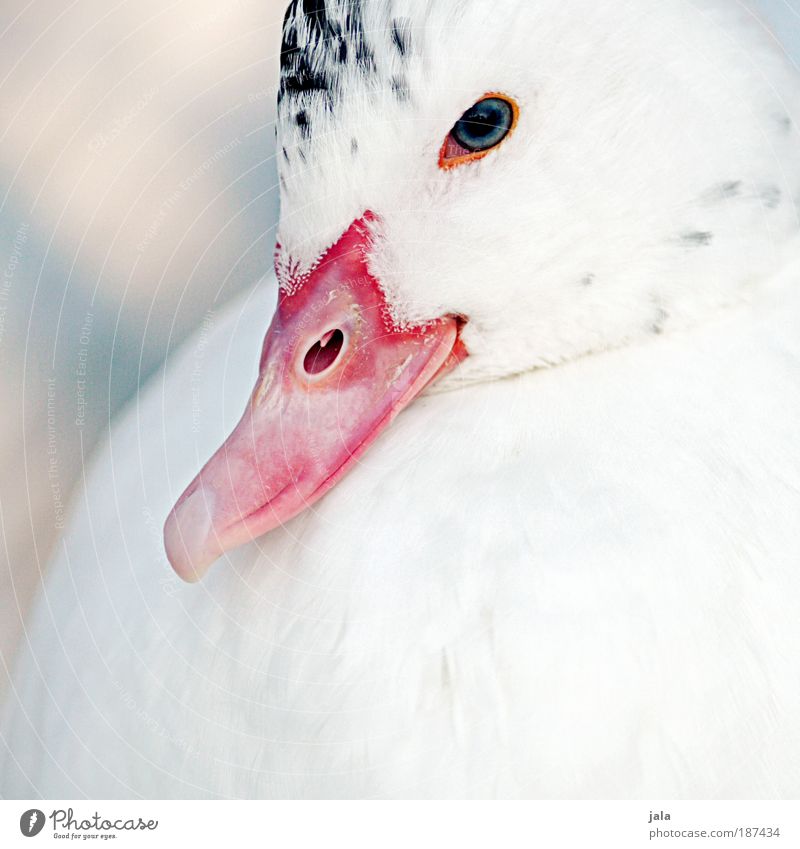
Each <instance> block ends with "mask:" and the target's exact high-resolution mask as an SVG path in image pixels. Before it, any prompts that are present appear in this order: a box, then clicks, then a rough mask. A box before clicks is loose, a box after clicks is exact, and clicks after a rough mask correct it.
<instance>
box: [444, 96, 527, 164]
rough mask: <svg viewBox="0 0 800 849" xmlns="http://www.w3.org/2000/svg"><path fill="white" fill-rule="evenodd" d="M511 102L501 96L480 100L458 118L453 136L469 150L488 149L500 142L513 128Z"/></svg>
mask: <svg viewBox="0 0 800 849" xmlns="http://www.w3.org/2000/svg"><path fill="white" fill-rule="evenodd" d="M513 119H514V112H513V110H512V109H511V104H510V103H508V102H507V101H505V100H501V99H500V98H499V97H487V98H486V99H485V100H479V101H478V102H477V103H476V104H475V105H474V106H470V108H469V109H467V111H466V112H465V113H464V114H463V115H462V116H461V117H460V118H459V119H458V121H457V122H456V125H455V127H453V129H452V135H453V138H454V139H455V140H456V141H457V142H458V143H459V144H460V145H461V147H463V148H466V149H467V150H469V151H476V150H488V149H489V148H490V147H494V146H495V145H496V144H499V143H500V142H501V141H502V140H503V139H504V138H505V137H506V136H507V135H508V131H509V130H510V129H511V122H512V121H513Z"/></svg>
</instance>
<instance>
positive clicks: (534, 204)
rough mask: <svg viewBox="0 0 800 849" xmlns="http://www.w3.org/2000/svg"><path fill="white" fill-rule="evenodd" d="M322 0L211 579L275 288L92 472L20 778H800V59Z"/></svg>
mask: <svg viewBox="0 0 800 849" xmlns="http://www.w3.org/2000/svg"><path fill="white" fill-rule="evenodd" d="M303 6H305V9H304V8H303V7H302V6H300V4H299V3H298V2H297V0H295V2H293V3H292V5H291V6H290V8H289V11H288V13H287V18H286V25H285V31H284V42H285V43H284V48H285V53H284V56H283V72H282V84H281V101H280V109H279V126H278V149H279V151H282V152H281V153H279V156H280V157H281V165H280V170H281V182H282V213H281V221H280V231H279V232H280V245H281V247H280V250H279V252H278V255H277V262H276V267H277V270H278V279H279V282H280V285H281V287H282V292H281V295H280V303H279V307H278V311H277V314H276V317H275V318H274V320H273V324H272V327H271V329H270V331H269V333H268V334H267V340H266V344H265V347H264V354H263V356H262V360H261V366H260V371H259V375H258V378H257V381H256V388H255V390H254V391H253V395H252V398H251V401H250V402H248V406H247V412H246V413H245V416H244V418H243V419H242V423H241V424H240V425H239V427H238V428H237V429H236V430H235V431H234V433H233V435H232V436H231V437H230V439H229V440H228V441H227V442H226V444H225V445H226V447H225V448H224V449H222V450H221V452H220V453H218V454H217V455H216V456H215V457H214V458H213V459H212V460H211V461H210V463H209V464H208V465H207V466H206V467H205V469H204V471H203V472H202V474H201V475H200V476H199V477H198V478H197V479H196V481H195V482H194V483H193V484H191V486H190V488H189V490H187V494H185V495H184V496H183V497H182V498H181V499H180V501H179V502H178V507H177V508H176V510H175V511H174V512H173V513H171V514H170V518H169V521H168V524H167V532H166V541H167V548H168V551H169V556H170V559H171V561H172V563H173V565H174V566H175V568H176V570H177V571H178V572H179V573H180V574H181V575H182V576H183V577H190V578H195V577H198V576H200V575H201V574H202V573H203V572H204V571H205V570H206V569H207V567H208V566H209V565H210V563H211V562H212V561H213V560H214V559H215V558H217V557H218V556H219V555H220V554H222V553H224V556H223V557H222V559H221V562H219V563H218V564H217V565H216V566H215V567H214V568H213V569H212V570H211V571H210V573H209V574H208V576H207V577H206V578H205V579H204V580H203V582H202V583H200V584H193V585H187V584H183V583H179V582H178V581H177V580H175V579H173V578H170V577H169V575H170V574H171V573H170V572H169V567H168V564H167V561H166V559H165V558H164V556H163V553H162V549H161V545H160V534H159V531H158V525H159V522H160V520H161V518H162V517H166V516H167V514H168V513H169V508H170V503H171V501H172V500H173V499H174V496H175V495H176V494H177V493H176V487H182V486H184V485H186V483H188V482H189V481H190V479H191V477H192V475H193V474H194V473H195V471H196V469H197V468H198V467H199V463H200V462H201V461H202V459H204V458H205V457H207V456H208V454H209V453H210V452H211V449H212V448H213V447H214V444H215V443H217V442H218V440H219V439H221V438H222V436H223V435H224V433H225V432H227V430H228V429H229V428H230V426H231V424H232V419H231V413H232V412H233V411H234V410H235V411H236V412H237V413H238V412H239V410H240V409H241V406H242V405H243V404H244V402H245V399H246V398H247V396H248V394H249V392H250V388H251V386H252V377H253V366H252V364H253V363H254V362H255V361H256V360H257V351H258V345H259V342H260V339H261V335H262V334H263V329H264V326H265V324H266V322H267V320H268V316H269V313H270V310H271V309H272V298H273V297H274V295H273V294H272V290H271V288H270V287H269V286H266V285H265V286H261V287H260V288H258V289H257V290H256V291H254V292H253V293H252V294H250V295H248V296H247V297H245V298H244V299H242V300H240V301H238V302H236V303H234V304H233V305H232V306H230V307H229V308H228V310H227V311H226V312H225V314H224V315H222V316H220V317H219V318H218V319H216V320H214V321H212V322H210V323H209V325H210V326H206V327H204V328H203V329H202V330H201V332H200V336H199V337H198V339H196V340H195V342H194V343H190V344H189V345H188V346H187V348H186V350H185V352H184V354H183V356H182V357H181V358H180V359H179V360H178V362H175V363H173V364H172V365H171V366H170V367H169V368H168V370H167V371H166V372H165V373H164V375H163V376H162V377H161V378H159V379H158V380H156V381H155V382H154V383H153V385H152V386H151V387H150V389H149V390H148V391H147V392H146V393H145V394H144V395H143V396H142V397H141V398H140V399H139V401H138V402H137V403H136V405H135V406H134V407H132V408H131V409H130V410H129V411H128V413H127V415H126V416H124V417H123V418H122V420H121V421H120V422H119V423H118V424H117V425H116V427H115V428H114V430H113V432H112V434H111V438H110V441H109V443H108V445H107V446H106V447H105V448H104V449H103V450H102V451H101V452H100V454H99V456H98V457H97V460H96V462H95V464H94V467H93V469H92V471H91V473H90V474H89V476H88V479H87V482H86V487H85V489H84V492H83V494H82V496H81V497H80V498H79V499H78V502H77V504H76V507H75V512H74V516H73V519H72V523H71V526H70V529H69V531H68V533H67V535H66V537H65V539H64V542H63V545H62V547H61V550H60V553H59V554H58V556H57V558H56V560H55V562H54V563H53V564H52V570H51V573H50V575H49V578H48V581H47V584H46V587H45V590H44V592H43V593H42V595H41V598H40V599H39V602H38V605H37V608H36V610H35V613H34V616H33V618H32V621H31V623H30V629H29V631H28V634H27V643H26V646H25V648H24V651H23V652H22V654H21V656H20V658H19V663H18V667H17V671H16V679H15V680H16V685H15V687H16V689H15V694H14V698H13V699H12V701H11V703H10V705H9V707H8V711H7V716H6V721H5V726H4V731H3V734H4V739H5V743H6V746H7V754H6V757H5V760H4V763H3V772H2V775H3V779H2V792H3V795H5V796H25V797H29V796H37V795H44V796H46V797H48V796H49V797H75V796H79V795H86V796H89V797H109V796H136V795H141V796H156V797H158V796H209V797H210V796H223V797H233V796H261V797H284V796H285V797H298V796H308V797H320V796H325V797H339V796H341V797H364V796H369V797H372V796H403V797H408V796H425V797H441V796H448V797H449V796H459V797H460V796H470V797H476V796H502V797H517V796H533V797H559V796H566V797H582V796H589V797H594V796H601V797H611V796H650V797H655V796H658V797H679V796H689V797H692V796H696V797H734V796H743V797H751V796H796V795H797V794H798V793H800V675H799V674H798V660H797V658H798V651H799V650H800V619H799V618H798V615H797V610H798V605H799V604H800V569H799V568H798V561H799V560H800V527H799V523H798V515H800V443H798V431H797V422H798V419H800V333H799V332H798V326H800V324H798V322H800V291H798V286H797V284H798V279H799V278H800V262H798V258H799V257H800V246H799V244H798V229H799V225H798V214H797V208H796V198H797V193H798V189H800V136H798V131H797V129H796V126H797V125H796V123H795V121H796V118H797V117H798V116H800V101H799V99H798V92H799V91H800V86H799V85H798V80H797V78H796V77H795V76H794V75H793V74H792V73H791V71H790V70H789V69H788V68H787V66H786V65H785V63H784V61H783V59H782V57H781V56H780V55H778V54H777V52H776V50H775V48H774V45H773V43H772V41H771V40H770V39H769V37H768V36H767V35H765V34H764V32H762V31H760V29H759V27H758V25H757V23H756V22H755V20H754V19H753V17H752V16H751V15H749V14H748V13H747V11H746V9H745V8H744V7H743V6H741V5H740V4H738V3H730V2H728V0H719V2H714V0H692V2H687V0H630V2H624V0H605V2H597V3H585V2H583V0H538V2H537V3H535V4H527V3H520V2H513V3H512V2H509V3H507V4H501V5H500V6H499V7H498V6H495V7H493V8H492V10H491V12H490V11H489V9H488V7H487V6H486V4H484V3H478V2H463V3H435V4H430V3H428V2H426V0H393V2H391V3H389V2H388V0H385V2H384V0H373V2H362V3H353V2H352V0H348V2H330V0H329V2H328V3H327V4H325V3H323V2H322V0H319V2H306V3H304V4H303ZM306 13H307V14H306ZM473 104H479V105H477V106H473ZM465 110H466V113H467V114H466V116H465V117H463V118H462V120H461V122H460V123H459V115H462V113H464V112H465ZM451 127H452V130H451ZM331 331H334V332H331ZM335 331H339V332H338V333H337V332H335ZM318 340H319V341H318ZM315 343H317V344H316V345H315ZM309 351H310V352H311V353H310V355H308V356H307V352H309ZM315 357H317V359H315ZM459 360H460V362H458V361H459ZM323 366H324V367H325V368H324V369H323ZM550 366H557V367H552V368H550ZM448 368H450V371H449V372H448V373H447V374H444V372H445V371H446V370H447V369H448ZM437 373H439V378H438V380H437V381H436V383H435V385H433V386H432V387H431V390H430V391H428V392H426V393H425V394H424V395H422V397H417V398H416V400H414V401H413V403H411V404H410V406H409V407H408V409H407V410H405V411H404V412H403V413H402V414H401V415H399V416H398V418H397V419H396V421H395V422H394V424H393V425H392V426H391V428H390V429H388V430H385V425H386V424H387V422H388V420H389V419H390V418H391V417H393V416H394V414H395V413H397V412H398V411H399V409H400V408H401V407H404V406H405V405H406V404H408V403H409V402H411V400H412V398H413V396H415V395H418V394H419V392H420V390H421V389H423V388H424V387H427V384H428V381H429V380H430V379H432V378H433V377H434V376H435V375H436V374H437ZM200 376H201V377H202V381H201V382H200V383H199V384H198V380H199V377H200ZM445 389H449V390H452V391H448V392H445V391H441V392H437V391H436V390H445ZM198 393H199V395H198ZM198 401H199V407H200V408H202V409H203V410H204V412H203V413H202V414H201V413H200V412H198ZM384 430H385V432H383V433H382V435H380V437H379V438H377V439H376V437H378V434H379V432H380V431H384ZM373 439H375V442H374V444H373V445H372V446H371V448H370V449H369V450H368V451H367V452H366V453H363V454H362V450H363V448H364V447H365V446H366V445H367V444H369V443H371V442H372V440H373ZM348 470H349V473H348V474H347V475H346V476H344V477H342V475H343V473H344V472H345V471H348ZM340 478H341V480H339V479H340ZM337 481H339V482H338V483H337V485H336V486H335V487H334V488H333V489H330V488H331V487H332V486H333V484H334V483H336V482H337ZM328 489H330V492H328V493H327V495H325V497H324V498H323V499H321V500H319V501H318V500H317V499H318V498H319V497H320V495H321V494H322V493H324V492H326V491H327V490H328ZM304 507H306V508H307V509H305V510H304V511H303V508H304ZM301 511H303V512H301ZM297 513H300V515H298V516H297V518H294V519H292V517H293V516H294V515H295V514H297ZM289 519H291V521H289ZM270 528H271V529H272V530H271V531H270V532H269V533H268V534H266V535H265V536H262V537H259V538H257V539H254V540H252V541H249V542H248V540H251V538H252V537H257V536H258V535H259V534H262V533H263V532H265V531H267V530H269V529H270ZM243 542H244V543H245V544H244V545H241V546H240V547H238V548H235V546H237V545H238V544H240V543H243Z"/></svg>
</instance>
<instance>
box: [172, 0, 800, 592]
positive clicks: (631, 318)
mask: <svg viewBox="0 0 800 849" xmlns="http://www.w3.org/2000/svg"><path fill="white" fill-rule="evenodd" d="M734 6H735V7H736V8H733V7H734ZM797 89H798V86H797V82H796V80H795V78H794V76H793V75H792V73H791V71H790V70H789V69H788V68H785V67H784V66H783V64H782V62H781V60H780V58H779V57H777V56H776V55H774V53H773V48H772V47H771V46H770V43H769V39H768V38H767V36H766V35H765V34H764V33H763V32H760V31H759V26H758V23H757V22H756V21H755V20H754V19H748V18H747V15H746V12H743V10H742V8H741V6H740V5H739V4H731V3H729V2H727V0H720V2H716V1H715V0H700V1H699V2H696V3H693V4H689V3H685V2H682V0H681V1H680V2H679V0H635V2H634V0H630V2H626V0H607V1H606V2H597V3H593V4H588V5H587V4H586V3H585V2H583V0H537V2H536V3H535V4H530V3H522V2H508V3H501V4H497V5H495V6H492V7H491V8H490V7H488V6H487V5H486V4H485V3H480V2H477V0H468V2H459V3H455V2H453V3H447V2H443V3H429V2H427V0H393V2H391V3H389V2H388V0H362V2H359V0H327V2H325V0H304V2H299V0H294V2H292V3H291V5H290V6H289V8H288V10H287V12H286V17H285V21H284V27H283V44H282V48H281V76H280V89H279V92H278V120H277V157H278V171H279V179H280V192H281V217H280V223H279V230H278V234H279V235H278V245H277V248H276V253H275V269H276V274H277V278H278V283H279V287H280V290H279V298H278V306H277V310H276V312H275V314H274V316H273V317H272V323H271V324H270V326H269V329H268V331H267V334H266V338H265V340H264V346H263V350H262V355H261V361H260V364H259V372H258V377H257V379H256V382H255V387H254V390H253V393H252V396H251V398H250V400H249V402H248V404H247V408H246V410H245V412H244V415H243V417H242V419H241V421H240V422H239V424H238V425H237V427H236V429H235V430H234V431H233V433H232V434H231V436H230V437H229V438H228V440H227V441H226V442H225V443H224V444H223V445H222V446H221V448H220V449H219V450H218V451H217V453H216V454H214V456H213V457H212V458H211V459H210V460H209V461H208V463H207V464H206V465H205V466H204V468H203V469H202V470H201V471H200V473H199V474H198V476H197V477H196V478H195V480H194V481H193V482H192V483H191V484H190V485H189V487H188V488H187V490H186V491H185V492H184V494H183V495H182V496H181V497H180V499H179V500H178V502H177V504H176V505H175V507H174V509H173V511H172V512H171V513H170V515H169V517H168V520H167V524H166V528H165V544H166V550H167V554H168V557H169V559H170V561H171V563H172V565H173V567H174V568H175V570H176V571H177V572H178V574H179V575H181V576H182V577H183V578H186V579H187V580H193V579H196V578H198V577H200V576H202V574H203V573H204V572H205V571H206V569H207V568H208V567H209V565H210V564H211V563H212V562H213V561H214V560H216V559H217V558H218V557H219V556H220V555H221V554H222V553H223V552H225V551H226V550H228V549H230V548H232V547H235V546H238V545H240V544H242V543H244V542H247V541H249V540H251V539H254V538H256V537H258V536H259V535H261V534H263V533H265V532H267V531H269V530H271V529H273V528H275V527H276V526H278V525H281V524H282V523H284V522H286V521H288V520H289V519H291V518H292V517H293V516H295V515H296V514H298V513H299V512H301V511H302V510H304V509H306V508H307V507H309V506H311V505H312V504H313V503H314V502H315V501H316V500H317V499H319V498H320V497H322V496H323V495H324V494H325V493H326V492H327V491H328V490H329V489H330V488H331V487H333V486H335V484H336V483H337V481H338V480H339V479H340V478H341V477H342V476H343V475H344V474H346V473H347V471H348V470H349V469H351V468H352V467H353V466H354V465H355V464H356V463H357V460H358V458H359V456H360V455H361V454H362V453H363V452H364V451H365V450H367V448H368V447H369V445H370V444H371V443H372V442H373V441H374V440H375V439H376V438H377V437H378V436H379V435H380V434H381V433H382V432H383V431H384V430H385V429H386V428H387V426H388V425H389V423H390V422H391V421H392V419H393V418H394V417H395V416H396V415H397V414H398V413H399V412H400V411H401V410H402V409H403V408H404V407H405V406H407V405H408V404H410V403H411V402H412V401H413V400H414V398H415V397H416V396H418V395H419V394H420V393H421V392H423V391H437V390H442V389H452V388H456V387H465V386H468V385H469V384H470V383H474V382H477V381H485V380H493V379H499V378H503V377H507V376H510V375H514V374H518V373H521V372H525V371H529V370H532V369H536V368H542V367H547V366H552V365H556V364H558V363H561V362H564V361H568V360H573V359H576V358H578V357H581V356H585V355H587V354H591V353H595V352H600V351H603V350H607V349H611V348H616V347H620V346H622V345H627V344H634V343H636V342H642V341H644V340H646V339H655V338H656V337H658V336H660V335H662V334H663V333H665V332H669V331H671V330H672V329H673V328H685V327H687V326H690V325H692V324H696V323H697V322H699V321H701V320H703V319H704V318H706V317H707V316H709V315H711V314H713V313H714V312H716V311H718V310H719V309H720V308H722V307H723V306H724V305H726V304H728V303H730V302H733V301H736V300H739V299H741V298H742V296H743V295H744V294H746V293H747V292H748V291H749V290H750V289H751V288H752V287H753V286H754V285H755V283H756V282H757V281H758V280H760V279H763V278H764V277H766V276H767V275H768V274H769V272H770V271H771V270H772V269H773V268H774V267H775V266H776V264H777V263H778V262H780V253H781V249H782V246H783V245H784V244H786V243H787V242H788V241H789V239H791V238H792V237H794V236H795V235H796V233H797V230H798V219H797V212H796V208H795V205H794V203H793V198H794V196H795V195H796V193H797V191H798V189H800V153H798V151H800V145H798V135H797V131H796V129H795V116H797V115H798V114H800V109H798V102H797V94H796V92H797ZM431 426H432V427H435V422H432V423H431Z"/></svg>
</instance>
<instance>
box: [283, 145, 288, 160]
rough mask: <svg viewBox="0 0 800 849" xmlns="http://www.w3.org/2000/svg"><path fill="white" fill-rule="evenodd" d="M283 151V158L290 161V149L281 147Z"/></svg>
mask: <svg viewBox="0 0 800 849" xmlns="http://www.w3.org/2000/svg"><path fill="white" fill-rule="evenodd" d="M281 150H282V151H283V158H284V159H285V160H286V161H287V162H288V161H289V151H287V150H286V148H285V147H283V148H281Z"/></svg>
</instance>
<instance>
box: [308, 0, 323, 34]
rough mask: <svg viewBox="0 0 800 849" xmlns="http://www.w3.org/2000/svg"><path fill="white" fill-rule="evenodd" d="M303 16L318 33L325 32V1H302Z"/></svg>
mask: <svg viewBox="0 0 800 849" xmlns="http://www.w3.org/2000/svg"><path fill="white" fill-rule="evenodd" d="M303 14H304V15H305V16H306V19H307V20H308V22H309V23H310V24H311V25H312V26H314V27H316V29H317V30H318V31H319V32H324V31H325V25H326V24H327V22H328V13H327V11H326V10H325V0H303Z"/></svg>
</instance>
